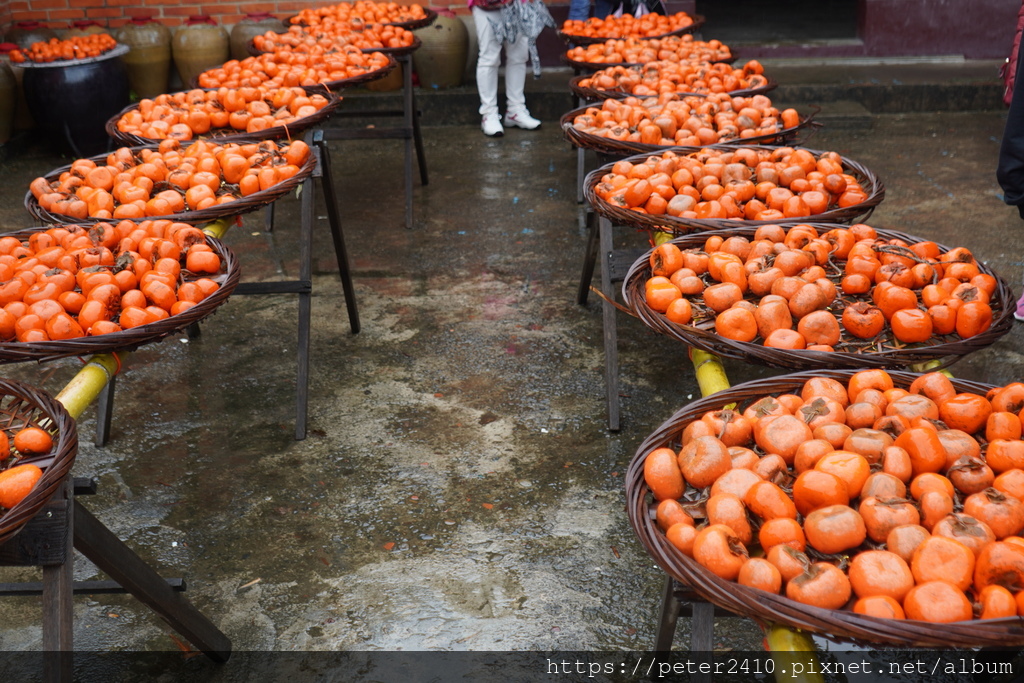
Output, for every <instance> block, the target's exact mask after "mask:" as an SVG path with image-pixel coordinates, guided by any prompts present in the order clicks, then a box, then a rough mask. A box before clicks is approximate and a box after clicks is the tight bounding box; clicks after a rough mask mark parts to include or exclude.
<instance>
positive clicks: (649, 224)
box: [584, 144, 885, 235]
mask: <svg viewBox="0 0 1024 683" xmlns="http://www.w3.org/2000/svg"><path fill="white" fill-rule="evenodd" d="M736 147H750V148H753V149H772V148H771V147H767V146H763V145H761V146H759V145H745V144H743V145H709V146H708V147H707V148H705V149H730V148H732V149H735V148H736ZM666 149H670V150H673V151H678V153H679V154H692V153H693V150H692V149H691V148H687V147H680V148H675V147H669V148H666ZM660 151H662V152H663V151H666V150H660ZM807 151H809V152H811V153H812V154H814V155H815V156H819V155H820V154H821V151H820V150H813V149H809V150H807ZM648 156H650V155H649V154H641V155H637V156H633V157H627V161H637V162H640V161H643V160H645V159H646V158H647V157H648ZM613 164H614V162H611V163H608V164H605V165H604V166H601V167H600V168H598V169H596V170H594V171H591V172H590V173H589V174H588V175H587V177H586V179H585V180H584V195H585V196H586V199H587V201H588V202H589V203H590V206H591V207H592V208H593V209H594V211H595V212H596V213H598V214H599V215H601V216H604V217H605V218H607V219H608V220H610V221H612V222H613V223H614V224H616V225H626V226H631V227H635V228H637V229H639V230H660V231H663V232H670V233H673V234H675V235H688V234H690V233H693V232H702V231H705V230H732V229H735V228H739V227H750V226H754V227H756V226H759V225H772V224H782V225H787V224H789V225H792V224H794V223H807V222H809V221H810V220H811V219H813V220H814V221H815V222H819V223H850V222H853V221H854V220H862V221H863V220H864V219H866V218H867V217H868V216H870V215H871V212H872V211H874V209H875V207H876V206H878V205H879V204H880V203H881V202H882V200H883V199H884V198H885V186H884V185H883V184H882V181H881V180H879V179H878V176H876V175H875V174H874V173H872V172H871V171H870V170H868V169H867V167H865V166H863V165H862V164H860V163H858V162H856V161H854V160H852V159H848V158H846V157H842V164H843V169H844V170H845V172H846V173H848V174H850V175H852V176H854V177H855V178H857V180H858V181H859V182H860V184H861V186H862V187H863V188H864V191H865V192H867V195H868V198H867V199H866V200H864V201H863V202H861V203H859V204H854V205H852V206H847V207H842V208H835V209H831V210H829V211H825V212H824V213H820V214H817V215H815V216H812V217H809V218H804V219H790V220H785V221H747V220H744V221H740V220H733V219H728V218H703V219H702V218H679V217H675V216H668V215H663V216H652V215H649V214H644V213H639V212H637V211H631V210H629V209H626V208H621V207H618V206H613V205H611V204H609V203H608V202H606V201H605V200H603V199H601V198H600V197H599V196H597V193H596V192H595V191H594V188H596V187H597V185H598V183H600V182H601V178H602V177H603V176H604V175H605V174H606V173H608V172H609V171H610V170H611V167H612V165H613Z"/></svg>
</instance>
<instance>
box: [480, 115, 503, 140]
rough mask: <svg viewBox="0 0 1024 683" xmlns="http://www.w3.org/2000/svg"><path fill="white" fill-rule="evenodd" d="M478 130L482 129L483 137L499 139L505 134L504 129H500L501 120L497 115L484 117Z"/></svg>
mask: <svg viewBox="0 0 1024 683" xmlns="http://www.w3.org/2000/svg"><path fill="white" fill-rule="evenodd" d="M480 128H482V129H483V131H484V135H487V136H489V137H492V138H500V137H501V136H502V135H504V134H505V129H504V128H502V127H501V119H500V118H498V115H497V114H487V115H486V116H484V120H483V123H481V124H480Z"/></svg>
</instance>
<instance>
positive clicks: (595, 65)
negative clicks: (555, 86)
mask: <svg viewBox="0 0 1024 683" xmlns="http://www.w3.org/2000/svg"><path fill="white" fill-rule="evenodd" d="M730 52H731V54H730V55H729V57H727V58H725V59H713V60H711V61H707V60H699V61H702V62H704V63H707V64H732V63H733V62H735V61H736V59H737V57H736V52H735V51H733V50H731V49H730ZM561 60H562V62H563V63H564V64H565V65H566V66H571V67H572V68H573V69H577V70H578V71H590V72H594V71H600V70H602V69H608V68H611V67H613V66H624V67H627V68H629V67H642V66H644V65H643V64H641V63H638V62H578V61H576V60H575V59H571V58H570V57H569V55H567V54H566V53H564V52H563V53H562V56H561ZM684 61H685V60H684ZM580 77H585V74H581V76H580ZM773 87H774V86H773Z"/></svg>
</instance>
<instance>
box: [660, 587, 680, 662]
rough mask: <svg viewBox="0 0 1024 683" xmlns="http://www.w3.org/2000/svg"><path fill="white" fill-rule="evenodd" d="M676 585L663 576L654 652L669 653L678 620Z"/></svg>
mask: <svg viewBox="0 0 1024 683" xmlns="http://www.w3.org/2000/svg"><path fill="white" fill-rule="evenodd" d="M675 588H676V584H675V581H674V580H673V579H672V577H671V576H668V575H666V576H665V587H664V588H663V589H662V591H661V608H660V609H659V610H658V611H659V614H658V632H657V633H656V634H655V635H654V651H655V652H669V651H671V650H672V640H673V638H675V635H676V622H677V621H678V619H679V601H678V600H676V591H675Z"/></svg>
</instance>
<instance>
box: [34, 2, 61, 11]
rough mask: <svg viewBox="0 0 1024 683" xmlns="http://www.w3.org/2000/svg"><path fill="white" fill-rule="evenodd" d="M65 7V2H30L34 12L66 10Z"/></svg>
mask: <svg viewBox="0 0 1024 683" xmlns="http://www.w3.org/2000/svg"><path fill="white" fill-rule="evenodd" d="M67 7H68V3H67V0H33V2H32V9H34V10H49V9H67Z"/></svg>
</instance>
